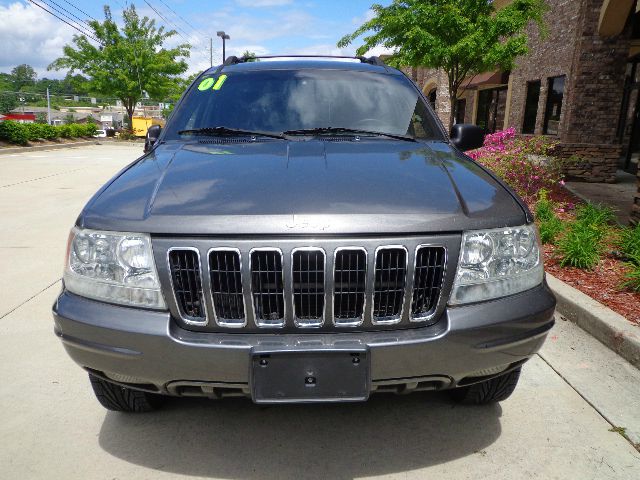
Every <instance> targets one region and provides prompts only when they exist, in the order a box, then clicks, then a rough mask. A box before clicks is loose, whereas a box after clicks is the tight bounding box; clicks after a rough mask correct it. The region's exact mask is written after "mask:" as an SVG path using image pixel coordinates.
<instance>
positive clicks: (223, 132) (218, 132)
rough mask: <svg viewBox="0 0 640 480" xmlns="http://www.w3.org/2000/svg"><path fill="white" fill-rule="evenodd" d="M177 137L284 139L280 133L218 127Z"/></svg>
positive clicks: (181, 131)
mask: <svg viewBox="0 0 640 480" xmlns="http://www.w3.org/2000/svg"><path fill="white" fill-rule="evenodd" d="M178 134H179V135H210V136H221V137H222V136H233V135H250V136H255V137H269V138H280V139H283V140H284V139H285V136H284V135H283V134H281V133H275V132H260V131H257V130H243V129H241V128H229V127H224V126H219V127H203V128H191V129H188V130H180V131H179V132H178Z"/></svg>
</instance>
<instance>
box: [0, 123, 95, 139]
mask: <svg viewBox="0 0 640 480" xmlns="http://www.w3.org/2000/svg"><path fill="white" fill-rule="evenodd" d="M95 133H96V126H95V124H93V123H87V124H79V123H72V124H70V125H60V126H54V125H48V124H46V123H18V122H14V121H12V120H5V121H4V122H0V140H5V141H7V142H9V143H16V144H18V145H26V144H27V142H29V141H33V140H38V139H42V140H54V139H56V138H60V137H62V138H75V137H92V136H94V135H95Z"/></svg>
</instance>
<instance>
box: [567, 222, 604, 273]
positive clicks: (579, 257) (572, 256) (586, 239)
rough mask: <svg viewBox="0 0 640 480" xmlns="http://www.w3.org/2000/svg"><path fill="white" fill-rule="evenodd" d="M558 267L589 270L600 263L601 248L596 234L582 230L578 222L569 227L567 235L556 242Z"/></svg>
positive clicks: (588, 229) (589, 230) (587, 229)
mask: <svg viewBox="0 0 640 480" xmlns="http://www.w3.org/2000/svg"><path fill="white" fill-rule="evenodd" d="M558 251H559V253H560V255H561V259H560V265H561V266H562V267H566V266H571V267H576V268H582V269H585V270H591V269H593V267H595V266H596V265H597V264H598V262H599V261H600V255H601V254H602V247H601V245H600V238H599V235H598V233H597V232H596V231H595V230H593V229H590V228H583V226H582V225H581V224H579V223H578V222H573V223H571V224H570V226H569V230H568V232H567V234H566V235H565V236H564V237H562V238H561V239H560V240H559V241H558Z"/></svg>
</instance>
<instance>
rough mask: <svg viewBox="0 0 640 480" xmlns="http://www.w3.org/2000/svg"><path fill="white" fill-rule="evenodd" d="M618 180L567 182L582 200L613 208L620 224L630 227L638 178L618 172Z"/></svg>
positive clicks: (569, 188) (570, 188)
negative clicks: (610, 181)
mask: <svg viewBox="0 0 640 480" xmlns="http://www.w3.org/2000/svg"><path fill="white" fill-rule="evenodd" d="M616 180H617V182H616V183H585V182H567V184H566V187H567V189H568V190H569V191H570V192H572V193H573V194H575V195H576V196H577V197H579V198H581V199H582V200H585V201H590V202H593V203H602V204H604V205H608V206H610V207H612V208H613V209H614V210H615V212H616V218H617V220H618V223H620V225H628V224H629V215H630V214H631V206H632V205H633V199H634V197H635V195H636V193H637V192H638V177H636V176H635V175H632V174H630V173H627V172H623V171H622V170H618V173H617V174H616Z"/></svg>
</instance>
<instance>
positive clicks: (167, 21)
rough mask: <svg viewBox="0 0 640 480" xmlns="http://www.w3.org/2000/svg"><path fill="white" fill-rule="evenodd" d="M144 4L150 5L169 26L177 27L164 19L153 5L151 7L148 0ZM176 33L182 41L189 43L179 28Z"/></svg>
mask: <svg viewBox="0 0 640 480" xmlns="http://www.w3.org/2000/svg"><path fill="white" fill-rule="evenodd" d="M144 3H146V4H147V5H149V7H150V8H151V10H153V11H154V12H156V14H157V15H158V16H159V17H160V18H161V19H162V20H164V21H165V22H166V23H168V24H169V25H171V26H172V27H174V28H176V26H175V25H174V24H173V23H171V22H170V21H169V20H167V19H166V18H165V17H163V16H162V14H161V13H160V12H158V10H156V8H155V7H154V6H153V5H151V4H150V3H149V2H148V1H147V0H144ZM176 33H177V34H178V35H180V36H181V37H182V39H183V40H184V41H185V42H187V43H189V40H187V39H186V38H185V37H184V35H182V34H181V33H180V32H179V31H178V30H177V28H176Z"/></svg>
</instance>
